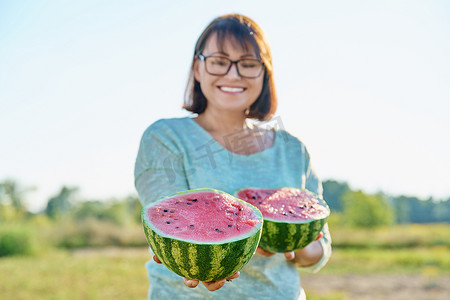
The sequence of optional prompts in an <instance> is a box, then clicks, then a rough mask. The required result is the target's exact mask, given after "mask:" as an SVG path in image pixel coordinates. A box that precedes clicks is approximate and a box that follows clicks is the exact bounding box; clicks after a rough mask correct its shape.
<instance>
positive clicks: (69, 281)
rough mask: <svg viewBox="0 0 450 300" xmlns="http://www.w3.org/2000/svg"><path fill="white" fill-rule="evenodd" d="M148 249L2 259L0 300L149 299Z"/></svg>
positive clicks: (57, 252)
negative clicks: (146, 268) (147, 297)
mask: <svg viewBox="0 0 450 300" xmlns="http://www.w3.org/2000/svg"><path fill="white" fill-rule="evenodd" d="M148 259H149V253H148V251H147V250H146V249H140V251H129V250H128V251H121V252H119V253H116V254H114V253H113V254H105V253H101V252H99V253H94V254H86V255H73V254H70V253H69V252H61V251H52V252H51V253H46V254H44V255H40V256H35V257H29V256H14V257H7V258H1V259H0V278H1V279H2V280H1V281H2V283H1V284H0V299H18V300H20V299H24V300H26V299H30V300H31V299H68V300H70V299H145V297H146V293H147V289H148V281H147V275H146V271H145V266H144V264H145V261H147V260H148Z"/></svg>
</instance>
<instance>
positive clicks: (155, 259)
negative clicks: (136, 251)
mask: <svg viewBox="0 0 450 300" xmlns="http://www.w3.org/2000/svg"><path fill="white" fill-rule="evenodd" d="M153 260H154V261H155V262H157V263H158V264H162V262H161V261H160V260H159V258H158V257H157V256H156V255H153Z"/></svg>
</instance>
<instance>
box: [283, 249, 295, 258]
mask: <svg viewBox="0 0 450 300" xmlns="http://www.w3.org/2000/svg"><path fill="white" fill-rule="evenodd" d="M284 256H285V257H286V259H287V260H293V259H294V258H295V253H294V251H289V252H284Z"/></svg>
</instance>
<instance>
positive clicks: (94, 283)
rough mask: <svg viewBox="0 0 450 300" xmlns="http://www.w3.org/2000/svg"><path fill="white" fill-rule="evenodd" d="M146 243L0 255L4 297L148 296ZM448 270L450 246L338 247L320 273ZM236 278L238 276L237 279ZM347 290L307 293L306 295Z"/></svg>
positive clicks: (313, 299) (319, 298)
mask: <svg viewBox="0 0 450 300" xmlns="http://www.w3.org/2000/svg"><path fill="white" fill-rule="evenodd" d="M148 259H150V255H149V253H148V250H147V249H146V248H136V249H133V248H126V249H120V248H113V250H108V249H107V250H105V249H104V250H101V249H94V250H87V251H86V252H83V251H76V252H73V253H72V252H68V251H56V250H53V251H50V252H47V253H43V254H41V255H37V256H11V257H3V258H0V278H1V279H2V283H1V284H0V299H18V300H20V299H24V300H27V299H68V300H69V299H145V297H146V294H147V288H148V281H147V275H146V271H145V267H144V264H145V262H146V261H147V260H148ZM374 273H378V274H423V275H425V276H438V275H448V274H450V257H449V256H448V249H446V248H445V249H444V248H443V247H435V248H430V249H428V248H417V249H399V250H386V249H381V250H380V249H378V250H376V249H370V250H361V249H336V250H334V253H333V256H332V258H331V260H330V261H329V263H328V265H327V266H326V267H325V268H324V269H322V270H321V272H320V274H334V275H345V274H361V275H364V274H374ZM237 283H238V281H236V284H237ZM324 299H327V300H344V299H347V298H346V297H345V295H344V294H333V295H331V294H330V295H327V294H325V295H323V294H320V293H315V292H314V291H309V292H308V300H324Z"/></svg>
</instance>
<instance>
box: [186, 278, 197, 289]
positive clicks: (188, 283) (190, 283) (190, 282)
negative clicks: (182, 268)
mask: <svg viewBox="0 0 450 300" xmlns="http://www.w3.org/2000/svg"><path fill="white" fill-rule="evenodd" d="M183 282H184V285H185V286H187V287H189V288H191V289H192V288H195V287H196V286H197V285H198V280H195V279H187V278H184V277H183Z"/></svg>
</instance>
